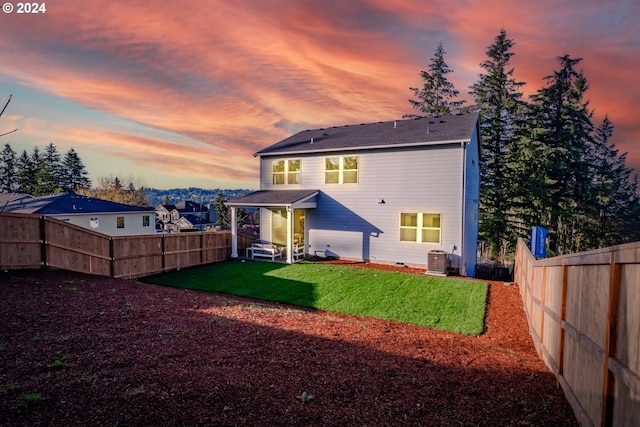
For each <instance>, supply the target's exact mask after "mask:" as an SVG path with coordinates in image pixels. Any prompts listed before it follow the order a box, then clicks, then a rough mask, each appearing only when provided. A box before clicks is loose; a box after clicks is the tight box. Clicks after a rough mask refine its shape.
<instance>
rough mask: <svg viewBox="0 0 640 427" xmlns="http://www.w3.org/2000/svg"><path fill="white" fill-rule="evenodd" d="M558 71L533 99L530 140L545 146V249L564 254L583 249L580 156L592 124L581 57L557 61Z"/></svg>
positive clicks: (583, 166)
mask: <svg viewBox="0 0 640 427" xmlns="http://www.w3.org/2000/svg"><path fill="white" fill-rule="evenodd" d="M557 61H558V63H559V64H560V70H559V71H555V72H554V73H553V74H552V75H549V76H547V77H545V80H546V81H547V82H549V85H548V86H547V87H545V88H543V89H540V90H539V91H538V92H537V93H536V94H534V95H533V96H532V97H531V99H532V102H533V104H532V114H531V120H532V123H531V124H530V126H532V129H533V130H534V131H535V136H536V137H537V138H538V140H539V141H540V142H541V143H542V144H543V145H544V148H545V150H544V155H545V157H546V158H545V159H544V161H545V162H546V164H547V166H548V167H547V168H546V169H545V171H544V172H545V175H544V176H546V178H547V183H546V184H547V185H546V188H545V194H544V197H543V199H542V201H543V202H544V203H543V206H544V208H545V209H544V210H545V212H546V213H547V214H548V216H547V218H544V219H545V220H546V224H548V227H549V249H550V251H551V253H556V254H563V253H571V252H576V251H578V250H583V249H585V248H584V247H583V244H582V243H583V239H582V236H580V235H579V234H580V225H581V222H582V221H583V220H584V217H585V214H586V212H585V211H583V210H582V209H583V207H584V206H585V205H586V203H585V202H586V198H587V197H588V188H587V187H588V185H587V183H588V182H589V176H588V167H587V165H588V163H587V162H585V152H586V151H587V150H588V149H589V144H590V142H591V137H592V132H593V124H592V122H591V116H592V112H591V111H590V110H589V102H588V101H586V100H585V99H584V95H585V92H586V91H587V89H588V87H589V85H588V83H587V79H586V77H585V76H584V74H583V73H582V71H578V70H576V66H577V65H578V64H579V63H580V62H581V61H582V58H571V57H570V56H569V55H564V56H560V57H558V58H557Z"/></svg>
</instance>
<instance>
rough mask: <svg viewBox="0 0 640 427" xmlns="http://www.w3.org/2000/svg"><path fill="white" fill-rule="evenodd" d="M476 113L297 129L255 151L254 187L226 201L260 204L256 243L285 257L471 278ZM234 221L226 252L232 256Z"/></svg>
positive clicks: (477, 148)
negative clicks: (438, 258)
mask: <svg viewBox="0 0 640 427" xmlns="http://www.w3.org/2000/svg"><path fill="white" fill-rule="evenodd" d="M479 153H480V129H479V123H478V114H477V113H471V114H457V115H449V116H443V117H424V118H417V119H408V120H397V121H388V122H378V123H368V124H361V125H349V126H335V127H331V128H326V129H315V130H307V131H302V132H299V133H297V134H295V135H293V136H291V137H289V138H286V139H284V140H282V141H280V142H278V143H276V144H274V145H271V146H269V147H267V148H265V149H263V150H260V151H258V152H257V153H255V154H254V156H256V157H258V158H259V159H260V190H259V191H257V192H254V193H250V194H248V195H246V196H243V197H240V198H237V199H235V200H231V201H229V202H227V206H229V207H231V210H232V215H231V217H232V220H233V219H234V218H235V212H234V211H235V209H236V208H238V207H249V206H252V207H257V208H260V209H261V212H260V220H261V227H260V229H261V236H260V237H261V239H262V240H265V241H269V242H272V243H274V244H276V245H280V246H282V247H283V248H285V249H284V254H285V257H286V260H287V262H293V261H294V260H295V259H296V258H297V257H296V256H295V255H296V248H300V247H302V251H303V253H304V254H307V255H326V256H335V257H339V258H344V259H353V260H364V261H371V262H379V263H402V264H405V265H413V266H427V268H429V266H428V262H429V259H431V258H429V254H430V253H444V254H446V259H447V264H448V265H447V267H448V269H449V270H454V271H458V272H459V273H460V274H462V275H465V276H470V277H473V276H474V275H475V266H476V259H477V240H478V205H479V193H480V165H479V161H480V159H479V156H480V154H479ZM235 228H236V227H235V224H232V246H233V247H232V254H233V255H232V256H236V257H237V256H238V253H237V236H236V234H234V233H236V230H235ZM433 259H435V258H433Z"/></svg>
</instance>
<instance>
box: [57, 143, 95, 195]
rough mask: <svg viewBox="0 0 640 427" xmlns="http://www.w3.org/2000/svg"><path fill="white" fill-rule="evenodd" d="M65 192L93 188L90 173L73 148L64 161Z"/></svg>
mask: <svg viewBox="0 0 640 427" xmlns="http://www.w3.org/2000/svg"><path fill="white" fill-rule="evenodd" d="M62 175H63V190H64V191H66V192H72V191H78V190H79V189H83V188H89V187H91V180H90V179H89V173H88V172H87V171H86V169H85V167H84V164H83V163H82V160H80V156H78V153H76V151H75V150H74V149H73V148H71V149H70V150H69V151H68V152H67V154H65V156H64V159H63V160H62Z"/></svg>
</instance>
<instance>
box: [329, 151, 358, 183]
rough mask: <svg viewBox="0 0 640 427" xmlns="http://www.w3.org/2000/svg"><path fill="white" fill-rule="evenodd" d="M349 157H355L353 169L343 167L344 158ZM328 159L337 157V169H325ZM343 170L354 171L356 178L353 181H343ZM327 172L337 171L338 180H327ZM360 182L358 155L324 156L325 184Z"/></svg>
mask: <svg viewBox="0 0 640 427" xmlns="http://www.w3.org/2000/svg"><path fill="white" fill-rule="evenodd" d="M349 157H354V158H355V159H356V168H355V169H345V159H346V158H349ZM329 159H338V169H327V161H328V160H329ZM345 172H355V174H356V180H355V182H345V179H344V175H345ZM329 173H332V174H333V173H337V174H338V182H329V180H327V176H328V175H327V174H329ZM358 182H360V158H359V157H358V156H331V157H325V158H324V183H325V184H327V185H332V184H337V185H344V184H347V185H348V184H358Z"/></svg>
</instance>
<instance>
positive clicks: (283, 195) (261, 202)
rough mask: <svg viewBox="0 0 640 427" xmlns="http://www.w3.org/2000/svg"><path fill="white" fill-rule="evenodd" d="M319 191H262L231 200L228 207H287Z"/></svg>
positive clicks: (227, 203)
mask: <svg viewBox="0 0 640 427" xmlns="http://www.w3.org/2000/svg"><path fill="white" fill-rule="evenodd" d="M318 192H319V190H261V191H254V192H253V193H249V194H247V195H245V196H241V197H238V198H237V199H233V200H230V201H228V202H226V203H225V204H226V205H227V206H286V205H293V204H294V203H296V202H299V201H301V200H304V199H306V198H309V197H312V196H314V195H316V194H317V193H318Z"/></svg>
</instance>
